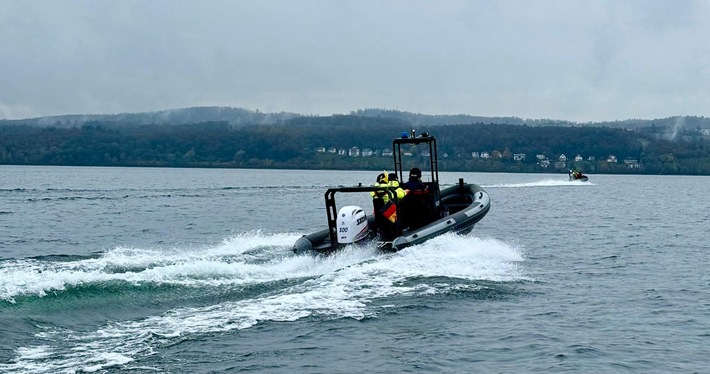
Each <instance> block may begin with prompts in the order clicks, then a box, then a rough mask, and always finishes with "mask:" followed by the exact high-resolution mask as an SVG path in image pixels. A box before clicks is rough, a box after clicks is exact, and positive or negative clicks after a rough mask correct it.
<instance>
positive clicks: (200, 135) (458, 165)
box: [0, 115, 710, 175]
mask: <svg viewBox="0 0 710 374" xmlns="http://www.w3.org/2000/svg"><path fill="white" fill-rule="evenodd" d="M413 128H415V126H414V125H412V123H411V122H410V121H407V120H406V119H402V118H391V117H368V116H359V115H333V116H326V117H308V116H298V117H294V118H290V119H287V120H283V121H280V122H279V123H275V124H263V123H252V124H238V125H235V124H233V123H229V122H227V121H210V122H197V123H185V124H179V125H175V124H135V125H130V126H128V125H125V124H117V123H115V122H109V121H102V120H96V121H88V122H85V123H83V124H81V125H76V126H73V127H67V126H51V125H49V126H34V125H27V124H23V123H21V122H17V121H14V122H13V123H9V124H8V123H6V124H1V125H0V164H6V165H77V166H79V165H80V166H153V167H158V166H159V167H225V168H293V169H296V168H297V169H368V170H381V169H386V168H391V166H392V159H391V158H389V157H343V156H342V155H338V154H332V153H328V152H325V153H323V152H317V151H316V150H317V149H319V148H321V147H325V148H328V149H329V148H336V149H350V148H352V147H358V148H360V149H364V148H369V149H374V150H382V149H387V148H390V149H391V142H392V139H393V138H394V137H397V136H399V135H400V134H401V133H402V132H403V131H404V132H409V131H410V130H412V129H413ZM416 130H417V133H422V132H423V131H428V132H429V133H431V135H433V136H435V137H436V138H437V140H438V145H439V162H440V163H439V168H440V170H442V171H487V172H488V171H490V172H494V171H495V172H554V171H556V169H555V163H556V162H557V161H558V157H559V155H561V154H564V155H566V156H567V157H568V159H572V158H573V157H574V156H576V155H578V154H579V155H582V157H583V161H579V162H575V161H569V160H568V162H567V163H566V164H565V167H564V168H562V167H559V166H561V165H559V164H558V165H557V166H558V168H557V171H561V172H562V171H564V172H566V168H568V167H577V168H579V169H582V170H583V171H585V172H586V173H641V174H686V175H710V140H708V136H704V135H702V134H701V133H700V132H699V131H696V130H693V129H687V128H683V129H680V130H678V129H669V128H668V127H667V126H656V125H652V126H647V127H637V128H635V129H633V131H631V130H627V129H622V128H612V127H589V126H554V125H553V126H528V125H525V124H523V125H520V124H501V123H496V124H491V123H488V124H486V123H480V122H479V123H470V124H456V125H439V126H431V127H426V128H416ZM484 151H485V152H489V153H493V152H496V154H497V155H498V157H494V158H488V159H483V158H480V157H479V158H474V157H473V156H472V154H473V152H484ZM444 153H445V154H446V155H447V157H442V155H443V154H444ZM514 154H525V155H526V156H525V159H523V160H516V159H515V158H514V157H513V155H514ZM537 155H544V156H545V157H547V158H549V160H550V161H551V163H550V165H549V166H548V167H544V166H542V165H540V160H539V159H538V157H537ZM611 155H614V156H616V157H617V158H618V162H615V163H611V162H607V158H608V157H609V156H611ZM590 156H591V157H590ZM412 157H423V156H422V155H421V154H417V153H416V152H415V153H414V154H413V155H412ZM625 159H627V160H630V159H633V160H635V161H636V162H637V163H638V166H636V167H633V168H630V167H629V165H627V164H625V163H624V162H623V160H625Z"/></svg>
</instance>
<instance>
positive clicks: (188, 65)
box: [0, 0, 710, 122]
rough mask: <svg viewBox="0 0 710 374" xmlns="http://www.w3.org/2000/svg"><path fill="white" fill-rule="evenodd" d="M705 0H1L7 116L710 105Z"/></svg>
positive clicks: (561, 110)
mask: <svg viewBox="0 0 710 374" xmlns="http://www.w3.org/2000/svg"><path fill="white" fill-rule="evenodd" d="M708 19H710V3H708V2H706V1H701V0H698V1H690V0H680V1H671V0H668V1H661V0H656V1H645V0H644V1H640V0H637V1H623V2H620V1H615V0H606V1H586V0H571V1H568V0H549V1H522V0H520V1H484V0H481V1H444V2H433V1H370V0H368V1H357V2H352V1H325V0H322V1H321V0H318V1H290V0H278V1H275V0H267V1H207V2H202V1H137V0H135V1H117V0H115V1H100V2H98V1H88V0H87V1H71V2H70V1H66V0H59V1H52V2H42V1H13V0H0V56H3V57H2V58H1V59H0V118H25V117H32V116H43V115H56V114H73V113H123V112H137V111H153V110H160V109H170V108H178V107H186V106H198V105H224V106H234V107H244V108H247V109H259V110H261V111H265V112H268V111H277V112H278V111H293V112H299V113H305V114H323V115H327V114H332V113H347V112H349V111H351V110H355V109H360V108H368V107H378V108H388V109H399V110H406V111H414V112H422V113H430V114H454V113H467V114H474V115H488V116H519V117H523V118H555V119H568V120H573V121H582V122H586V121H596V120H614V119H627V118H657V117H668V116H675V115H705V116H708V115H710V113H708V111H709V109H708V108H710V91H709V90H708V89H707V87H710V65H708V61H709V58H710V43H707V41H706V39H707V36H708V35H710V22H707V20H708Z"/></svg>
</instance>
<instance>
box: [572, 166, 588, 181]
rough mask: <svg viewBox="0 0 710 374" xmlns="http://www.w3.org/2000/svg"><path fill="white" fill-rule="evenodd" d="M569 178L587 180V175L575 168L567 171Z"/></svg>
mask: <svg viewBox="0 0 710 374" xmlns="http://www.w3.org/2000/svg"><path fill="white" fill-rule="evenodd" d="M569 180H570V181H580V182H586V181H588V180H589V177H588V176H586V175H584V174H582V172H581V171H577V170H574V169H572V170H570V171H569Z"/></svg>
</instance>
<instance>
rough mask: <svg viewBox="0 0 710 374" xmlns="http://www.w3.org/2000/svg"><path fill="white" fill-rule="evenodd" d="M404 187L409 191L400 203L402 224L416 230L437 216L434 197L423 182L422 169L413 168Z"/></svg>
mask: <svg viewBox="0 0 710 374" xmlns="http://www.w3.org/2000/svg"><path fill="white" fill-rule="evenodd" d="M403 187H404V189H405V190H407V191H409V193H408V194H407V197H406V198H404V199H402V203H401V204H400V212H401V214H402V218H403V219H402V223H401V225H402V226H406V227H409V229H410V230H414V229H418V228H420V227H422V226H425V225H427V224H429V223H431V222H433V221H434V220H435V218H436V217H435V213H434V212H435V206H434V201H433V199H434V197H433V195H432V194H430V193H429V192H430V191H429V189H428V186H427V185H425V184H424V183H422V171H421V169H419V168H416V167H415V168H412V169H411V170H410V171H409V180H408V181H407V183H405V184H404V185H403Z"/></svg>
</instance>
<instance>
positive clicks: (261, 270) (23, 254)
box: [0, 166, 710, 373]
mask: <svg viewBox="0 0 710 374" xmlns="http://www.w3.org/2000/svg"><path fill="white" fill-rule="evenodd" d="M376 174H377V172H369V171H283V170H235V169H228V170H221V169H152V168H81V167H76V168H74V167H18V166H0V342H1V343H2V344H0V372H3V373H74V372H101V373H121V372H131V373H155V372H164V373H220V372H224V373H233V372H242V371H245V372H246V371H254V372H270V373H293V372H304V373H306V372H307V373H352V372H368V373H393V372H443V373H471V372H483V373H491V372H493V373H499V372H500V373H520V372H553V373H554V372H585V373H591V372H595V373H597V372H604V373H610V372H617V373H649V372H658V373H668V372H678V373H694V372H698V373H706V372H708V371H709V369H708V368H709V367H710V358H708V355H707V346H708V344H709V343H710V291H708V288H709V286H710V275H708V271H707V269H708V268H709V266H710V242H709V241H708V240H707V234H708V230H709V229H708V228H710V209H708V207H709V205H710V200H708V195H707V191H708V185H709V184H710V177H668V176H610V175H591V176H590V181H589V182H588V183H582V182H568V181H567V180H566V179H567V176H566V174H564V175H563V174H483V173H442V174H441V179H442V183H443V184H454V183H456V182H457V180H458V178H459V177H463V178H464V179H465V180H466V181H467V182H473V183H477V184H480V185H482V186H483V187H484V188H486V190H487V191H488V192H489V194H490V195H491V198H492V207H491V211H490V213H489V214H488V215H487V216H486V217H485V218H484V219H483V220H482V221H481V222H480V223H479V224H477V225H476V228H475V229H474V231H473V233H471V234H470V235H468V236H455V235H445V236H442V237H439V238H436V239H433V240H430V241H428V242H426V243H424V244H422V245H419V246H415V247H411V248H408V249H405V250H404V251H401V252H399V253H395V254H387V255H382V254H378V253H376V252H375V251H374V249H373V248H367V247H360V248H356V247H353V248H349V249H347V250H345V251H343V252H341V253H339V254H337V255H335V256H330V257H327V258H324V257H314V256H296V255H294V254H293V253H292V252H291V251H290V248H291V246H292V244H293V242H294V241H295V240H296V239H297V238H298V237H300V236H301V235H303V234H306V233H309V232H311V231H314V230H318V229H321V228H322V227H324V226H325V220H326V215H325V210H324V203H323V193H324V192H325V190H326V189H327V188H328V187H333V186H349V185H354V184H357V183H364V184H370V183H371V182H372V180H373V179H374V177H375V175H376ZM338 197H340V195H339V196H338ZM338 201H339V202H342V204H357V205H362V206H363V207H368V206H369V204H370V201H369V198H368V196H345V195H343V196H342V199H338Z"/></svg>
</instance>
